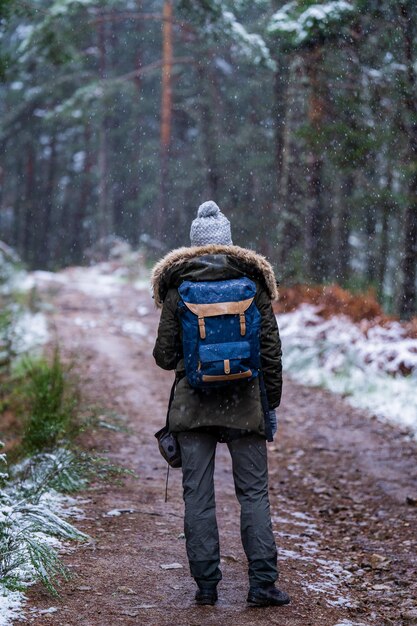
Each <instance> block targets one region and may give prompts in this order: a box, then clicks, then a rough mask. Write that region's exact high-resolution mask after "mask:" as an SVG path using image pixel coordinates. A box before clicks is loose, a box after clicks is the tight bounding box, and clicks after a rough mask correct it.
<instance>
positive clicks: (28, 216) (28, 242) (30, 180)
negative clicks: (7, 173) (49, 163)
mask: <svg viewBox="0 0 417 626" xmlns="http://www.w3.org/2000/svg"><path fill="white" fill-rule="evenodd" d="M25 170H26V185H25V202H24V207H25V213H24V222H23V232H22V239H21V241H22V256H23V258H24V259H26V260H27V261H28V262H29V263H30V264H31V263H32V261H33V249H32V244H33V226H34V218H35V215H34V203H35V197H36V186H35V153H34V150H33V143H32V141H31V139H29V141H28V143H27V146H26V164H25Z"/></svg>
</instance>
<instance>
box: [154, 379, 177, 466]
mask: <svg viewBox="0 0 417 626" xmlns="http://www.w3.org/2000/svg"><path fill="white" fill-rule="evenodd" d="M176 383H177V379H175V380H174V383H173V385H172V389H171V394H170V396H169V402H168V411H167V420H166V424H165V426H164V427H163V428H161V430H158V432H157V433H155V437H156V438H157V440H158V447H159V452H160V453H161V455H162V457H163V458H164V459H165V461H166V462H167V463H168V465H169V466H170V467H175V468H177V467H181V465H182V462H181V450H180V446H179V444H178V440H177V438H176V436H175V435H174V433H170V432H169V426H168V416H169V410H170V408H171V404H172V400H173V398H174V393H175V386H176Z"/></svg>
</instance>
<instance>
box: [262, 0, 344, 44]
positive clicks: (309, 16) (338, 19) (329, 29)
mask: <svg viewBox="0 0 417 626" xmlns="http://www.w3.org/2000/svg"><path fill="white" fill-rule="evenodd" d="M305 7H306V3H305V2H300V1H299V0H293V1H292V2H288V3H287V4H285V5H284V6H283V7H282V8H281V9H279V10H278V11H277V12H276V13H274V15H273V16H272V17H271V20H270V22H269V25H268V27H267V31H268V32H269V33H270V34H272V35H281V36H283V37H284V38H285V39H286V40H287V42H288V43H289V44H290V45H292V46H300V45H303V44H307V43H309V42H310V41H311V40H313V39H317V38H323V37H326V36H329V35H333V34H334V33H335V31H337V30H338V29H339V28H340V27H341V26H342V25H344V24H345V23H346V20H347V19H349V18H351V17H352V15H353V14H354V12H355V7H354V5H353V4H352V3H351V2H347V0H334V1H333V2H325V3H317V2H311V3H310V5H309V6H308V7H307V8H305Z"/></svg>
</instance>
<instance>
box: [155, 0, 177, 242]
mask: <svg viewBox="0 0 417 626" xmlns="http://www.w3.org/2000/svg"><path fill="white" fill-rule="evenodd" d="M172 19H173V8H172V0H165V1H164V7H163V11H162V20H163V21H162V61H163V64H162V94H161V138H160V150H161V191H160V194H161V200H160V209H159V211H158V212H157V218H156V234H157V237H158V239H159V240H162V239H163V237H164V235H165V230H166V215H167V211H168V189H169V184H168V176H169V149H170V145H171V122H172V59H173V40H172Z"/></svg>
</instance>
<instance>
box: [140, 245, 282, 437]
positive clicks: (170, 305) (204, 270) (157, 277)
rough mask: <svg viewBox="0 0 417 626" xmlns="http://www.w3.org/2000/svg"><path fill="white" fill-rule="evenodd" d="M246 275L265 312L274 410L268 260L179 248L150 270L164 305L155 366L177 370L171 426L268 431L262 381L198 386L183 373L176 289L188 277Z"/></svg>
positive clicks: (274, 335)
mask: <svg viewBox="0 0 417 626" xmlns="http://www.w3.org/2000/svg"><path fill="white" fill-rule="evenodd" d="M242 276H247V277H248V278H250V279H252V280H253V281H254V282H255V283H256V286H257V291H256V296H255V303H256V306H257V307H258V310H259V312H260V314H261V331H260V349H261V365H262V371H263V376H264V381H265V388H266V394H267V398H268V404H269V408H270V409H274V408H276V407H277V406H279V403H280V401H281V391H282V365H281V341H280V338H279V332H278V326H277V322H276V318H275V315H274V312H273V310H272V304H271V301H272V300H274V299H276V298H277V296H278V293H277V284H276V280H275V276H274V272H273V269H272V267H271V265H270V263H269V262H268V261H267V260H266V259H265V258H264V257H263V256H261V255H260V254H257V253H256V252H253V251H252V250H248V249H246V248H241V247H239V246H221V245H208V246H195V247H189V248H178V249H177V250H173V251H172V252H170V253H169V254H167V255H166V256H165V257H164V258H163V259H161V261H159V262H158V263H157V264H156V265H155V267H154V269H153V272H152V279H151V280H152V288H153V294H154V299H155V303H156V306H157V307H160V308H162V312H161V319H160V322H159V327H158V336H157V339H156V343H155V348H154V351H153V355H154V357H155V360H156V363H157V365H159V367H162V368H163V369H166V370H171V369H172V370H176V378H177V381H178V382H177V385H176V388H175V395H174V398H173V401H172V404H171V408H170V412H169V428H170V430H171V431H172V432H181V431H185V430H190V429H194V428H206V427H213V426H215V427H220V428H227V429H233V430H235V429H236V430H238V431H245V432H255V433H258V434H261V435H264V434H265V428H264V415H263V410H262V404H261V397H260V389H259V380H258V378H255V379H253V380H252V381H249V382H248V381H239V382H234V383H230V384H229V386H227V387H226V386H225V387H218V388H215V389H207V390H200V389H194V388H193V387H191V386H190V385H189V383H188V381H187V378H186V377H185V371H184V361H183V357H182V333H181V322H180V319H179V314H178V302H179V299H180V296H179V293H178V287H179V286H180V285H181V283H182V282H183V281H184V280H191V281H207V280H226V279H230V278H241V277H242Z"/></svg>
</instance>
